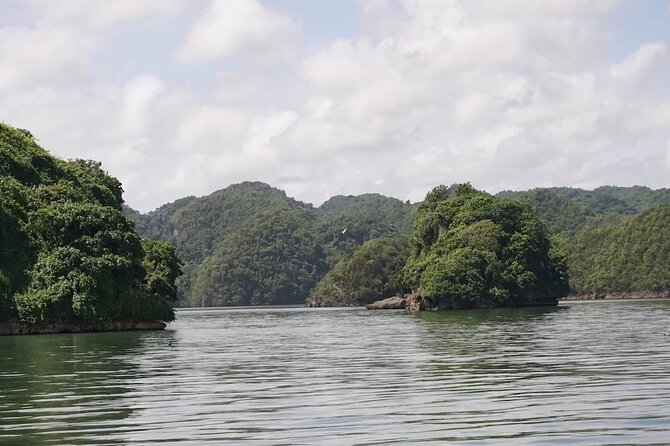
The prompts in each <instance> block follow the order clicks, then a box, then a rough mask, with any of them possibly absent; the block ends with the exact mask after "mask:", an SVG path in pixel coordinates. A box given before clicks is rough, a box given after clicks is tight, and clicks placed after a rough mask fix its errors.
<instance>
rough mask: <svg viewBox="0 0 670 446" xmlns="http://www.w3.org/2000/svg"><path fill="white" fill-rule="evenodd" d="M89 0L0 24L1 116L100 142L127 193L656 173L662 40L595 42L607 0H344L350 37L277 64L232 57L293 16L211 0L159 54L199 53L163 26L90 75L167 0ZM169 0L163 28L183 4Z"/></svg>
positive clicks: (292, 40)
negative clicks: (354, 7)
mask: <svg viewBox="0 0 670 446" xmlns="http://www.w3.org/2000/svg"><path fill="white" fill-rule="evenodd" d="M107 3H109V5H108V4H107ZM91 4H92V3H90V2H86V1H83V0H82V1H77V2H75V1H72V2H70V3H66V4H65V7H64V9H63V10H62V11H61V10H59V9H58V8H56V7H55V6H50V5H51V3H50V2H46V3H44V7H45V10H44V11H43V12H42V13H41V15H40V16H39V17H38V19H37V21H36V23H34V24H33V25H32V26H28V25H25V24H24V26H21V27H8V28H2V29H0V60H2V61H3V64H2V65H1V66H0V91H2V92H3V100H2V101H0V116H1V117H2V119H3V120H5V121H6V122H8V123H11V124H13V125H17V126H20V127H25V128H29V129H31V131H33V132H34V133H35V134H36V135H37V137H38V138H39V139H40V141H41V142H42V143H43V144H44V145H45V147H46V148H48V149H50V150H53V151H54V152H55V153H56V154H58V155H60V156H63V157H66V158H70V157H84V158H94V159H99V160H102V161H103V163H104V164H103V165H104V166H105V167H106V168H107V169H109V170H110V171H111V173H112V174H114V175H117V176H118V177H119V178H120V179H121V180H122V181H123V183H124V188H125V190H126V197H127V199H128V201H129V204H131V205H132V206H135V207H137V208H139V209H141V210H143V211H146V210H149V209H151V208H153V207H155V206H158V205H160V204H162V203H164V202H167V201H171V200H174V199H176V198H179V197H181V196H185V195H191V194H196V195H200V194H206V193H210V192H211V191H213V190H216V189H219V188H222V187H225V186H226V185H228V184H230V183H232V182H236V181H242V180H262V181H266V182H269V183H271V184H273V185H275V186H278V187H282V188H285V189H286V190H287V192H288V193H289V194H294V195H295V196H297V198H298V199H301V200H305V201H312V202H316V203H318V202H320V201H322V200H324V199H326V198H328V197H329V196H331V195H334V194H355V193H362V192H370V191H375V192H381V193H385V194H388V195H393V196H398V197H400V198H402V199H407V198H410V199H412V200H418V199H421V198H422V197H423V196H424V195H425V193H426V191H427V190H428V189H430V188H431V187H433V186H435V185H437V184H439V183H446V184H449V183H452V182H456V181H472V182H473V184H474V185H475V186H477V187H481V188H485V189H488V190H491V191H496V190H499V189H510V188H511V189H518V188H528V187H535V186H542V185H546V186H548V185H573V186H598V185H601V184H607V183H612V184H628V183H642V184H648V185H650V186H654V187H659V186H668V185H670V184H668V183H667V180H666V178H667V168H668V166H669V165H670V164H668V163H670V161H668V160H670V152H669V151H670V147H669V146H668V144H669V143H668V141H669V140H670V93H668V92H667V88H666V87H665V85H666V84H667V81H666V80H665V79H667V78H668V77H670V64H668V63H667V60H666V59H667V57H666V52H667V50H666V48H665V47H666V46H667V43H668V42H667V41H663V40H662V37H659V41H658V42H653V43H651V44H644V45H641V46H640V47H639V48H638V49H637V50H636V51H635V52H633V53H632V54H630V55H629V56H628V57H625V58H623V60H620V61H612V60H608V57H606V55H607V54H609V52H611V48H610V47H609V46H608V45H609V43H610V41H609V40H608V39H611V38H612V36H613V35H614V34H616V29H612V28H609V26H611V21H610V20H609V19H608V17H609V14H611V13H612V11H614V9H615V8H616V7H617V2H616V1H605V0H603V1H596V2H593V1H586V0H584V1H582V0H579V1H577V0H575V1H559V0H556V1H554V0H551V1H542V2H538V1H534V0H510V1H509V2H504V3H501V2H499V1H498V0H479V1H472V2H471V1H467V2H466V1H455V0H454V1H447V0H434V1H419V0H413V1H410V0H407V1H401V2H391V1H378V0H374V1H368V2H363V3H357V4H358V6H359V7H360V8H361V14H363V21H362V22H361V23H362V26H363V28H362V30H361V33H360V35H359V36H353V37H352V36H350V37H348V38H337V39H332V41H325V42H321V43H320V44H318V45H316V44H305V42H304V41H303V42H302V43H303V46H301V47H299V48H298V49H299V51H295V53H296V54H303V56H302V57H301V58H300V59H299V60H297V61H296V63H295V64H294V66H291V65H278V66H273V67H270V66H267V65H263V64H257V63H251V64H249V63H246V62H247V61H248V59H253V60H254V61H257V60H263V59H265V60H271V59H272V58H273V56H272V55H273V54H274V55H277V54H278V55H279V56H280V57H279V59H283V60H286V55H287V54H290V53H292V52H294V49H295V45H296V44H297V45H300V44H301V42H300V40H297V41H296V39H298V38H299V37H300V38H308V37H309V36H308V35H307V28H306V31H305V35H302V36H300V34H299V28H300V25H299V23H298V21H297V20H295V19H293V18H291V17H289V16H288V15H286V14H284V13H281V12H278V11H276V10H273V9H271V8H270V7H269V6H267V5H263V4H261V3H259V2H257V1H251V0H249V1H232V0H231V1H214V2H211V3H207V4H206V5H207V6H208V9H207V11H206V12H205V13H204V14H203V15H202V16H200V17H199V18H198V19H196V21H195V23H194V24H190V25H192V28H190V30H189V31H188V32H187V34H188V35H187V37H186V39H185V40H184V41H183V43H182V44H181V46H179V48H178V51H177V53H178V55H179V57H180V60H182V61H189V62H200V61H215V62H216V63H209V64H178V65H172V64H171V63H172V61H170V60H163V59H161V57H164V56H162V55H165V54H174V51H175V49H174V48H172V47H170V46H169V45H168V44H165V46H162V47H160V48H158V49H157V51H156V52H155V53H152V54H151V55H148V56H147V59H148V61H147V63H146V64H144V65H142V64H137V60H136V59H133V57H143V56H144V54H141V55H139V56H138V55H133V54H132V53H133V51H134V49H135V48H130V49H129V50H128V54H125V53H124V54H122V55H119V56H118V57H119V59H118V60H117V59H113V60H111V61H110V63H112V64H116V63H119V64H121V63H126V62H128V61H129V62H130V63H131V64H132V63H135V64H137V65H142V66H143V67H145V68H146V69H144V70H141V71H140V72H139V73H138V72H129V74H128V75H127V77H126V78H124V77H123V76H121V77H120V78H119V77H115V76H111V75H110V76H107V77H105V80H104V81H103V80H101V79H100V73H99V71H100V67H99V66H96V65H95V64H96V63H99V58H100V54H101V53H100V52H99V50H100V48H101V47H104V45H105V44H106V42H108V39H109V38H110V37H109V36H113V35H116V36H118V35H119V33H118V30H120V29H121V28H120V27H121V26H123V24H127V23H129V22H131V21H139V23H140V24H141V25H144V24H145V23H147V22H145V21H147V20H150V17H151V18H153V17H155V15H156V14H160V15H161V16H166V15H167V16H170V17H173V18H174V14H175V12H174V11H177V10H178V8H179V5H180V4H179V2H174V3H173V2H167V3H166V5H167V6H166V9H165V10H163V9H162V7H163V5H162V4H161V2H152V1H147V2H120V3H117V2H106V3H104V4H102V3H101V4H99V7H100V14H101V16H100V17H96V14H95V8H93V7H92V6H90V5H91ZM96 4H97V3H96ZM133 5H134V6H133ZM188 5H189V6H190V4H188ZM117 8H118V9H117ZM174 8H177V9H174ZM187 12H188V13H187V14H184V15H183V17H181V19H180V20H181V22H180V23H179V29H181V30H183V29H188V25H189V23H187V22H188V20H191V18H192V17H193V16H196V17H198V15H197V14H198V11H197V10H196V9H195V8H193V7H191V9H188V10H187ZM615 13H616V11H615ZM152 23H155V22H152ZM151 29H154V28H151ZM133 32H136V33H137V36H138V37H140V38H141V37H142V36H144V35H145V34H143V33H147V32H148V31H146V29H145V28H144V26H138V27H137V28H136V29H134V30H133ZM147 35H148V34H147ZM171 36H172V41H171V44H173V45H174V44H175V42H180V39H182V38H181V37H180V34H179V33H178V32H174V33H173V34H171ZM149 40H150V39H149ZM308 43H309V42H308ZM631 44H632V42H627V45H631ZM635 44H636V45H638V44H639V43H637V42H635ZM104 56H105V57H107V56H110V54H108V53H104ZM110 57H115V56H110ZM218 59H225V60H222V61H218ZM275 60H277V59H275ZM166 70H170V71H169V72H168V71H166Z"/></svg>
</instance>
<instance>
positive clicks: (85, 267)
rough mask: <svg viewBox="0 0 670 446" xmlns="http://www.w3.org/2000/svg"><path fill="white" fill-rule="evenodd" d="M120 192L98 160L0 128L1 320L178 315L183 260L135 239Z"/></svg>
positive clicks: (82, 320)
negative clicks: (73, 156) (57, 151)
mask: <svg viewBox="0 0 670 446" xmlns="http://www.w3.org/2000/svg"><path fill="white" fill-rule="evenodd" d="M122 193H123V189H122V187H121V183H120V182H119V181H118V180H117V179H116V178H114V177H111V176H110V175H108V174H107V173H106V172H105V171H104V170H102V168H101V165H100V163H98V162H95V161H87V160H71V161H64V160H61V159H58V158H55V157H53V156H51V155H50V154H49V153H48V152H47V151H45V150H44V149H42V148H41V147H40V146H39V145H38V144H37V142H36V141H35V139H34V138H33V136H32V134H31V133H30V132H29V131H27V130H22V129H15V128H12V127H10V126H7V125H4V124H0V321H7V320H15V319H18V320H19V321H21V322H23V323H26V324H40V323H53V322H59V323H61V322H64V321H65V322H67V323H68V324H89V323H98V322H110V321H128V320H136V319H145V320H146V319H150V320H163V321H169V320H172V319H173V318H174V312H173V311H172V308H171V307H170V305H169V304H168V300H173V299H174V298H176V288H175V279H176V276H177V275H178V273H179V266H180V263H179V260H178V259H177V257H176V256H175V254H174V248H173V247H172V246H170V245H168V244H166V243H161V242H155V241H152V240H143V239H140V237H138V235H137V234H136V232H135V230H134V228H133V224H132V222H130V221H128V220H127V219H126V218H125V217H124V216H123V214H122V213H121V206H122V203H123V198H122Z"/></svg>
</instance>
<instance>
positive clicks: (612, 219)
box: [497, 186, 670, 235]
mask: <svg viewBox="0 0 670 446" xmlns="http://www.w3.org/2000/svg"><path fill="white" fill-rule="evenodd" d="M497 196H498V197H503V198H516V199H519V200H522V201H525V202H527V203H530V204H531V205H532V206H533V207H534V208H535V210H536V211H537V213H538V215H539V216H540V218H542V219H543V220H544V221H545V223H546V224H547V227H548V229H549V230H550V231H551V232H552V233H554V234H563V235H575V234H577V233H578V232H580V231H583V230H587V229H593V228H599V227H606V226H611V225H613V224H618V223H621V222H622V221H625V220H626V219H628V218H630V217H631V216H633V215H636V214H639V213H641V212H645V211H648V210H650V209H653V208H655V207H658V206H662V205H666V204H670V189H658V190H652V189H649V188H648V187H643V186H632V187H614V186H603V187H599V188H597V189H594V190H592V191H591V190H584V189H575V188H569V187H552V188H538V189H531V190H529V191H523V192H512V191H504V192H501V193H499V194H498V195H497Z"/></svg>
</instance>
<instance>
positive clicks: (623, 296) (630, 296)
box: [559, 291, 670, 302]
mask: <svg viewBox="0 0 670 446" xmlns="http://www.w3.org/2000/svg"><path fill="white" fill-rule="evenodd" d="M668 298H670V291H626V292H611V293H579V294H569V295H567V296H565V297H562V298H560V299H559V301H561V302H569V301H589V300H644V299H668Z"/></svg>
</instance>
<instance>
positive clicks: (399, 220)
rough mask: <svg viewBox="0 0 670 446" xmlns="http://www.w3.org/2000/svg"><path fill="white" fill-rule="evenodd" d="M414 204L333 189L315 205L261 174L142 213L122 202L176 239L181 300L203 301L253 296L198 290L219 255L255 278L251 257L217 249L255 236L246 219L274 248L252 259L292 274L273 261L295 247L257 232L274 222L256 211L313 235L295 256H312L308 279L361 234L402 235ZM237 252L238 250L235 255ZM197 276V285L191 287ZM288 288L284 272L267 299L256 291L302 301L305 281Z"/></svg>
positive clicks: (142, 222) (155, 235) (145, 223)
mask: <svg viewBox="0 0 670 446" xmlns="http://www.w3.org/2000/svg"><path fill="white" fill-rule="evenodd" d="M415 212H416V206H414V205H411V204H409V203H406V202H402V201H401V200H398V199H396V198H390V197H385V196H383V195H379V194H364V195H360V196H348V197H345V196H336V197H333V198H331V199H330V200H328V201H327V202H325V203H324V204H322V205H321V206H320V207H318V208H315V207H314V206H312V205H311V204H308V203H303V202H300V201H298V200H295V199H293V198H290V197H288V196H287V195H286V193H285V192H284V191H282V190H280V189H277V188H274V187H272V186H270V185H268V184H265V183H261V182H243V183H239V184H233V185H231V186H228V187H226V188H224V189H221V190H219V191H216V192H214V193H212V194H210V195H207V196H204V197H197V198H196V197H185V198H182V199H179V200H176V201H174V202H172V203H168V204H165V205H163V206H161V207H159V208H158V209H156V210H155V211H152V212H149V213H147V214H140V213H139V212H137V211H134V210H133V209H131V208H128V207H125V208H124V213H125V215H126V217H127V218H129V219H131V220H133V221H135V224H136V229H137V231H138V233H140V234H141V235H143V236H145V237H148V238H151V239H155V240H162V241H166V242H169V243H171V244H173V245H174V246H175V247H176V249H177V252H178V254H179V255H180V257H181V258H182V260H183V261H184V262H185V265H184V268H183V270H184V275H183V277H181V278H180V282H179V293H180V302H181V304H182V305H202V304H203V302H207V303H208V304H211V305H245V304H247V303H246V299H247V297H248V298H250V299H251V297H250V296H252V295H253V294H254V293H253V292H252V291H249V292H248V293H246V294H245V293H244V292H242V291H239V292H236V295H237V296H238V298H233V299H228V298H226V299H223V297H222V298H221V300H218V301H217V300H216V299H214V300H213V301H210V300H207V298H205V297H203V296H202V293H204V291H203V287H204V286H205V284H206V283H217V282H218V279H217V277H218V276H217V274H219V276H223V275H224V272H221V273H216V271H222V267H223V266H224V265H223V263H225V268H226V269H231V268H232V269H235V268H242V269H244V270H246V272H245V274H246V276H245V278H244V279H242V278H241V277H242V275H238V276H236V277H237V279H236V280H239V281H241V282H245V281H246V280H247V279H248V280H249V281H252V282H254V283H257V282H258V280H259V279H253V278H252V277H253V276H255V274H254V272H253V271H252V269H254V268H251V267H250V266H249V265H251V264H252V263H253V262H251V261H248V260H245V259H242V258H240V262H241V263H244V262H246V265H247V266H246V267H242V266H241V265H237V264H235V261H234V259H230V258H229V257H228V256H225V255H224V253H223V252H221V249H224V248H225V247H227V248H226V249H229V250H230V249H232V246H231V242H230V240H231V239H233V238H234V239H237V240H247V242H249V243H251V242H252V240H250V239H249V238H250V237H251V234H249V233H246V228H248V227H250V226H253V227H256V228H257V230H258V231H260V232H257V237H259V239H262V240H264V242H263V243H264V244H263V245H262V246H258V247H257V248H258V249H257V252H259V253H261V252H267V253H270V252H272V259H270V258H267V259H265V260H264V261H263V262H261V263H258V264H254V265H255V268H266V269H267V270H268V271H270V270H273V271H275V273H274V274H275V275H276V276H277V277H284V278H286V279H287V278H288V277H290V274H288V271H283V270H281V268H277V265H276V263H283V264H285V265H291V264H292V263H295V261H296V259H295V258H293V257H292V256H293V255H295V254H296V253H295V252H293V253H291V252H289V251H290V247H289V246H284V247H283V248H281V249H277V248H278V246H279V245H281V244H282V243H281V241H280V240H274V241H273V240H270V239H269V238H268V237H265V236H263V235H262V234H265V233H266V232H267V231H268V230H270V229H271V228H268V227H266V228H262V226H263V224H262V223H263V222H261V221H259V218H261V217H262V218H263V219H264V220H266V221H270V220H272V219H270V217H269V216H270V215H272V214H281V215H284V216H286V217H287V218H288V219H290V220H291V221H292V223H291V225H292V226H291V227H292V228H293V231H295V232H298V233H301V234H303V236H304V237H303V238H302V239H301V241H302V242H304V243H306V244H308V245H311V244H312V243H313V242H314V243H316V246H318V249H319V250H320V252H319V253H316V254H314V255H307V254H306V253H302V254H301V255H302V256H303V257H305V256H306V257H305V258H301V259H299V261H300V262H302V263H305V262H307V263H309V264H310V265H309V267H308V268H307V269H308V270H310V271H311V270H313V271H312V272H310V273H308V274H306V275H307V276H309V277H311V278H310V279H306V278H305V280H306V281H307V282H306V283H309V282H310V281H311V282H312V283H311V285H310V286H313V285H315V283H316V281H317V280H318V279H320V278H321V277H322V276H323V274H325V272H326V270H327V269H328V268H329V267H332V266H334V264H335V263H337V261H339V260H340V259H341V258H342V257H343V256H345V255H348V254H350V253H352V252H353V251H354V250H355V249H356V248H358V247H359V246H360V245H362V244H363V243H365V242H366V241H368V240H371V239H374V238H378V237H382V236H390V235H396V236H398V235H399V236H407V235H408V234H409V231H410V230H411V226H412V222H413V218H414V213H415ZM275 223H276V224H277V225H278V226H277V227H276V230H277V231H278V232H282V231H285V230H286V228H280V227H279V226H281V225H280V222H279V221H275ZM308 234H309V235H308ZM312 237H313V238H314V240H313V241H312V240H311V238H312ZM295 242H298V241H295ZM242 254H243V253H242V252H240V255H242ZM246 254H248V255H252V254H253V253H250V252H249V253H246ZM268 255H270V254H268ZM255 261H256V260H254V262H255ZM222 262H223V263H222ZM231 262H232V263H233V264H231ZM322 264H325V266H324V265H322ZM282 271H283V272H282ZM205 276H206V277H207V279H205ZM312 276H313V277H312ZM196 283H197V284H198V286H197V287H196V290H195V292H194V286H195V285H196ZM244 286H247V287H248V288H251V287H252V284H251V282H249V283H246V285H244V284H242V285H241V288H244ZM282 287H283V288H282ZM241 288H240V289H241ZM289 288H290V284H289V283H288V279H287V280H286V283H283V284H282V285H281V286H280V285H277V286H276V287H275V286H273V287H272V289H274V290H276V292H275V293H274V294H272V293H270V295H268V296H266V299H265V301H259V299H258V298H256V301H255V302H254V303H255V304H270V303H292V304H297V303H303V302H304V301H305V299H306V298H307V296H308V293H309V291H310V290H309V289H306V290H304V292H303V293H302V294H300V293H297V294H296V292H295V290H293V291H291V292H290V293H289V292H288V291H286V290H288V289H289ZM282 289H283V290H284V291H282ZM289 294H290V296H289ZM245 296H246V297H245Z"/></svg>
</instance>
